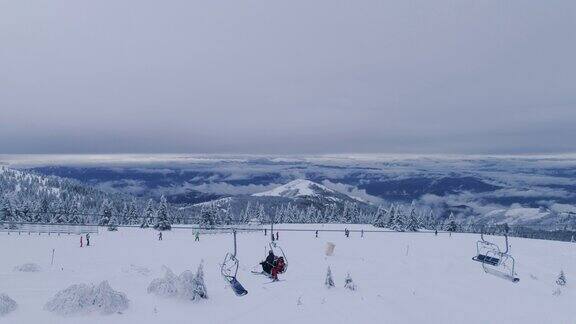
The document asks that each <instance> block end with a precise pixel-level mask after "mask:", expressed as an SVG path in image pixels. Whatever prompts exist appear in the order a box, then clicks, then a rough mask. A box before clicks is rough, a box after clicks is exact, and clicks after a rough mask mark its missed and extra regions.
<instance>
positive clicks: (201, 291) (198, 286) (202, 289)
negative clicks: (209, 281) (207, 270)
mask: <svg viewBox="0 0 576 324" xmlns="http://www.w3.org/2000/svg"><path fill="white" fill-rule="evenodd" d="M194 283H195V285H194V292H195V295H196V296H198V298H200V299H208V289H206V283H205V282H204V264H203V262H200V265H198V270H197V271H196V276H195V277H194Z"/></svg>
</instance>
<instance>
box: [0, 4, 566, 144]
mask: <svg viewBox="0 0 576 324" xmlns="http://www.w3.org/2000/svg"><path fill="white" fill-rule="evenodd" d="M575 58H576V1H573V0H549V1H542V0H497V1H496V0H435V1H430V0H386V1H385V0H381V1H373V0H361V1H358V0H346V1H342V0H312V1H311V0H291V1H276V0H236V1H217V0H216V1H215V0H205V1H198V0H167V1H151V0H122V1H118V0H98V1H82V0H0V153H87V152H94V153H113V152H190V153H197V152H243V153H332V152H333V153H340V152H422V153H442V152H446V153H528V152H530V153H539V152H566V151H576V141H575V140H574V139H575V138H576V127H575V125H574V124H575V122H576V63H575Z"/></svg>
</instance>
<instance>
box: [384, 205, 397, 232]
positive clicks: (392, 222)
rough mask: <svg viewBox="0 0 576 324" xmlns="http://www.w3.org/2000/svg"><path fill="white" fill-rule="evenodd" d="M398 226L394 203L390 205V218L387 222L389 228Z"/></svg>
mask: <svg viewBox="0 0 576 324" xmlns="http://www.w3.org/2000/svg"><path fill="white" fill-rule="evenodd" d="M395 226H396V207H395V206H394V205H391V206H390V210H389V211H388V220H387V222H386V227H388V228H389V229H394V227H395Z"/></svg>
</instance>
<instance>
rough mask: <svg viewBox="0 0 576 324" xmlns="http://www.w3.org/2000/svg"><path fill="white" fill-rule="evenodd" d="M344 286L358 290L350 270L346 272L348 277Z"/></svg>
mask: <svg viewBox="0 0 576 324" xmlns="http://www.w3.org/2000/svg"><path fill="white" fill-rule="evenodd" d="M344 288H346V289H349V290H356V284H355V283H354V281H353V280H352V276H350V272H348V273H347V274H346V279H344Z"/></svg>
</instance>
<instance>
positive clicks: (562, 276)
mask: <svg viewBox="0 0 576 324" xmlns="http://www.w3.org/2000/svg"><path fill="white" fill-rule="evenodd" d="M556 284H557V285H558V286H566V275H565V274H564V270H560V274H559V275H558V279H556Z"/></svg>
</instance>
